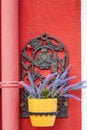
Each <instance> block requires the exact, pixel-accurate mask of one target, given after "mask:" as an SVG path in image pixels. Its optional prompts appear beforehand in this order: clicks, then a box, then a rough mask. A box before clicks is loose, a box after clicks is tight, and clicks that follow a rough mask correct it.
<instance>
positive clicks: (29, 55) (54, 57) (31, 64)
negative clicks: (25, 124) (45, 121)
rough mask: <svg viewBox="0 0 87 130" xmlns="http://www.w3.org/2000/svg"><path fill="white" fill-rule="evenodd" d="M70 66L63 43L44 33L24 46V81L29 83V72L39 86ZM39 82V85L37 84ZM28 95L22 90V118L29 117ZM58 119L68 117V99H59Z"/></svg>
mask: <svg viewBox="0 0 87 130" xmlns="http://www.w3.org/2000/svg"><path fill="white" fill-rule="evenodd" d="M67 66H68V53H67V50H66V48H65V46H64V45H63V44H62V42H61V41H60V40H58V39H56V38H55V37H53V36H49V35H48V34H46V33H43V34H42V35H41V36H38V37H36V38H33V39H32V40H30V41H29V42H27V44H26V45H25V46H24V49H23V51H22V77H21V78H22V80H24V81H25V82H28V77H27V71H30V73H31V76H32V78H33V80H34V82H35V84H36V85H37V86H38V85H39V84H40V83H41V82H42V81H43V80H44V78H45V77H46V75H47V74H48V73H55V72H58V73H59V75H61V74H62V73H63V72H64V70H65V69H66V67H67ZM37 81H38V84H37ZM27 96H28V93H27V92H26V90H24V89H23V88H22V90H21V104H20V107H21V117H28V116H29V113H28V105H27ZM58 100H59V101H58V105H59V107H58V112H57V116H58V117H67V106H65V105H64V102H66V101H67V98H63V99H62V98H59V99H58Z"/></svg>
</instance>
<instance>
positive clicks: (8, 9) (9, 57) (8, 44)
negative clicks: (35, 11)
mask: <svg viewBox="0 0 87 130" xmlns="http://www.w3.org/2000/svg"><path fill="white" fill-rule="evenodd" d="M1 25H2V27H1V39H2V42H1V50H2V54H1V55H2V65H1V66H2V82H6V81H18V80H19V73H18V72H19V70H18V69H19V67H18V0H1ZM18 107H19V89H18V88H17V87H13V86H10V87H9V86H3V88H2V130H19V108H18Z"/></svg>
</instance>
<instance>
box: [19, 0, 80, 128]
mask: <svg viewBox="0 0 87 130" xmlns="http://www.w3.org/2000/svg"><path fill="white" fill-rule="evenodd" d="M80 26H81V23H80V0H72V1H70V0H66V1H65V0H19V39H20V42H19V44H20V60H21V51H22V49H23V47H24V45H25V44H26V42H27V41H29V40H30V39H32V38H33V37H36V36H38V35H40V34H42V32H46V33H48V34H49V35H53V36H55V37H57V38H58V39H60V40H61V41H62V42H63V43H64V45H65V46H66V48H67V50H68V54H69V63H70V64H71V65H72V68H71V70H70V73H69V75H76V76H77V79H76V81H79V80H80V77H81V76H80V75H81V38H80V37H81V28H80ZM73 82H75V81H72V83H73ZM73 93H74V94H75V95H77V96H80V94H81V93H80V91H77V92H73ZM68 115H69V117H68V118H67V119H63V118H62V119H61V118H60V119H57V120H56V123H55V126H54V127H51V128H44V130H57V129H58V130H69V129H70V130H81V102H78V101H76V100H73V99H69V109H68ZM25 129H26V130H43V128H34V127H32V126H31V123H30V120H29V119H28V118H20V130H25Z"/></svg>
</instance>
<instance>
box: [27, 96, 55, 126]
mask: <svg viewBox="0 0 87 130" xmlns="http://www.w3.org/2000/svg"><path fill="white" fill-rule="evenodd" d="M28 110H29V112H30V120H31V123H32V126H36V127H47V126H53V125H54V123H55V119H56V112H57V98H54V99H28Z"/></svg>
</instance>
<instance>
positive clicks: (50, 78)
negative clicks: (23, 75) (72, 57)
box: [21, 65, 87, 100]
mask: <svg viewBox="0 0 87 130" xmlns="http://www.w3.org/2000/svg"><path fill="white" fill-rule="evenodd" d="M69 69H70V65H69V66H68V67H67V68H66V70H65V71H64V72H63V73H62V74H61V75H59V74H58V72H56V73H53V74H48V75H47V77H46V78H45V79H44V80H43V82H42V83H40V84H39V85H36V86H35V85H34V81H33V78H32V76H31V74H30V72H29V71H28V80H29V81H30V85H27V84H26V83H25V82H24V81H22V82H21V83H22V86H23V87H24V88H25V89H26V90H27V92H28V93H29V96H28V98H38V99H47V98H58V97H70V98H74V99H76V100H80V98H79V97H77V96H75V95H72V94H69V93H67V92H68V91H70V90H79V89H83V88H86V87H87V86H86V83H87V81H81V82H78V83H75V84H71V85H68V84H67V82H68V81H69V80H72V79H74V78H76V76H70V77H67V75H68V71H69Z"/></svg>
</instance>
